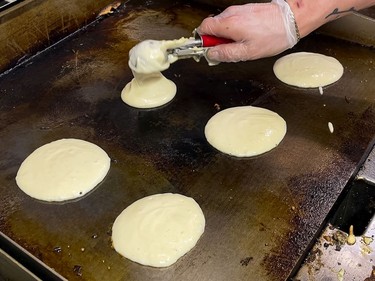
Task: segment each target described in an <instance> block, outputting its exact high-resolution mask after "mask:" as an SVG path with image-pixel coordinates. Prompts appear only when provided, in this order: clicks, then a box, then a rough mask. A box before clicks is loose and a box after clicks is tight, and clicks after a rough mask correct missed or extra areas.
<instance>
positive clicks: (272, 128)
mask: <svg viewBox="0 0 375 281" xmlns="http://www.w3.org/2000/svg"><path fill="white" fill-rule="evenodd" d="M204 133H205V136H206V139H207V141H208V142H209V143H210V144H211V145H212V146H213V147H215V148H216V149H218V150H219V151H221V152H223V153H226V154H230V155H233V156H237V157H249V156H256V155H259V154H262V153H265V152H267V151H269V150H271V149H273V148H275V147H276V146H277V145H278V144H279V143H280V142H281V140H282V139H283V138H284V136H285V134H286V122H285V121H284V119H283V118H282V117H280V116H279V115H278V114H277V113H275V112H273V111H271V110H268V109H264V108H260V107H254V106H238V107H232V108H228V109H225V110H223V111H220V112H218V113H216V114H215V115H214V116H213V117H211V119H210V120H209V121H208V122H207V124H206V127H205V130H204Z"/></svg>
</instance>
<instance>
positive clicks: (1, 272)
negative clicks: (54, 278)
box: [0, 249, 42, 281]
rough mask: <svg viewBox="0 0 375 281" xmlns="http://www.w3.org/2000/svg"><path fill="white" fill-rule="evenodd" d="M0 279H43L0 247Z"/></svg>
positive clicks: (27, 280)
mask: <svg viewBox="0 0 375 281" xmlns="http://www.w3.org/2000/svg"><path fill="white" fill-rule="evenodd" d="M0 280H23V281H37V280H38V281H40V280H42V279H40V278H38V277H37V276H36V275H35V274H33V273H32V272H30V271H29V270H28V269H27V268H25V267H24V266H23V265H22V264H21V263H19V262H18V261H17V260H15V259H14V258H13V257H12V256H10V255H8V254H7V253H6V252H5V251H3V250H2V249H0Z"/></svg>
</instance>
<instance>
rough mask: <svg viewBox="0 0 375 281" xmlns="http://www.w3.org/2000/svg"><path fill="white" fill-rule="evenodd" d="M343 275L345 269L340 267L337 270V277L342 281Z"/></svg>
mask: <svg viewBox="0 0 375 281" xmlns="http://www.w3.org/2000/svg"><path fill="white" fill-rule="evenodd" d="M344 275H345V270H344V269H342V268H341V269H340V271H339V272H337V279H338V280H339V281H343V280H344Z"/></svg>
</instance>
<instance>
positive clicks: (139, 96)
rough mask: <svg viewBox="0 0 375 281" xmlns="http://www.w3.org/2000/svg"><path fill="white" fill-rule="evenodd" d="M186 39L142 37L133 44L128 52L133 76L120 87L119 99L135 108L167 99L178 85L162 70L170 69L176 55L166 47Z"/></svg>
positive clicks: (174, 93) (161, 103) (179, 43)
mask: <svg viewBox="0 0 375 281" xmlns="http://www.w3.org/2000/svg"><path fill="white" fill-rule="evenodd" d="M188 40H189V39H187V38H181V39H178V40H162V41H157V40H145V41H142V42H140V43H139V44H137V45H136V46H134V47H133V48H132V49H131V50H130V52H129V67H130V69H131V70H132V72H133V76H134V78H133V79H132V81H131V82H129V83H128V84H127V85H126V86H125V88H124V89H123V90H122V92H121V98H122V100H123V101H124V102H125V103H126V104H128V105H130V106H133V107H136V108H153V107H158V106H161V105H164V104H166V103H168V102H170V101H171V100H172V99H173V98H174V96H175V95H176V92H177V87H176V85H175V84H174V82H173V81H171V80H169V79H167V78H165V77H164V75H162V74H161V71H163V70H166V69H167V68H169V66H170V64H171V63H173V62H175V61H177V59H178V57H177V56H175V55H171V54H168V52H167V50H168V49H171V48H176V47H179V46H181V45H183V44H185V43H186V42H187V41H188Z"/></svg>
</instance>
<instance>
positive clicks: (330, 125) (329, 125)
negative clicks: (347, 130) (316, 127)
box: [328, 122, 334, 134]
mask: <svg viewBox="0 0 375 281" xmlns="http://www.w3.org/2000/svg"><path fill="white" fill-rule="evenodd" d="M328 129H329V131H330V132H331V134H332V133H333V131H334V128H333V124H332V123H331V122H328Z"/></svg>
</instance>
